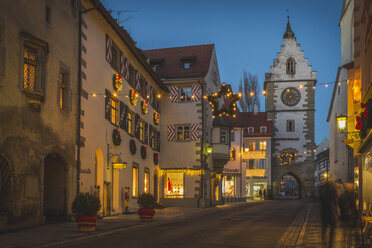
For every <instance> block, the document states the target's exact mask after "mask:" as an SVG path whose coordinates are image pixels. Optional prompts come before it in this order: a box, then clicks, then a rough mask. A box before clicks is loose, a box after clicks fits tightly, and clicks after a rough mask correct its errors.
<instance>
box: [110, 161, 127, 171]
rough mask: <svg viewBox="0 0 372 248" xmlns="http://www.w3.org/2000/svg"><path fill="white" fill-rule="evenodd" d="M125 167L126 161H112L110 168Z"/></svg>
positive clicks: (120, 168)
mask: <svg viewBox="0 0 372 248" xmlns="http://www.w3.org/2000/svg"><path fill="white" fill-rule="evenodd" d="M126 167H127V163H126V162H113V163H112V168H114V169H119V170H122V169H125V168H126Z"/></svg>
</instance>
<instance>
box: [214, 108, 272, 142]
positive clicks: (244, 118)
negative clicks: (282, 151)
mask: <svg viewBox="0 0 372 248" xmlns="http://www.w3.org/2000/svg"><path fill="white" fill-rule="evenodd" d="M213 124H214V125H215V126H228V127H241V128H243V130H244V132H243V136H244V137H255V136H272V126H273V124H272V121H271V120H268V119H267V113H266V112H258V113H256V114H254V113H251V112H238V113H236V117H235V118H233V117H226V116H224V117H223V118H217V119H215V120H214V121H213ZM263 126H266V127H267V132H266V133H260V127H263ZM248 127H253V128H254V133H248Z"/></svg>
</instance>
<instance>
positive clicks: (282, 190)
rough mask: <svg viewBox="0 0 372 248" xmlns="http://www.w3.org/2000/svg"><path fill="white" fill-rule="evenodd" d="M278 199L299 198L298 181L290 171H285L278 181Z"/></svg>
mask: <svg viewBox="0 0 372 248" xmlns="http://www.w3.org/2000/svg"><path fill="white" fill-rule="evenodd" d="M278 198H279V199H300V198H301V185H300V181H299V180H298V179H297V177H296V176H294V175H293V174H292V173H287V174H285V175H283V176H282V177H281V178H280V181H279V196H278Z"/></svg>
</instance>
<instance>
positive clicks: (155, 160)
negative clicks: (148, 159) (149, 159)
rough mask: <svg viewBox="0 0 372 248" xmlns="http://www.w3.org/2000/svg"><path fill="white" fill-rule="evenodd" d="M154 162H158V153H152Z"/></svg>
mask: <svg viewBox="0 0 372 248" xmlns="http://www.w3.org/2000/svg"><path fill="white" fill-rule="evenodd" d="M154 164H155V165H157V164H159V153H154Z"/></svg>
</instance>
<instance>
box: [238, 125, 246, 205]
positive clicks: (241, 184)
mask: <svg viewBox="0 0 372 248" xmlns="http://www.w3.org/2000/svg"><path fill="white" fill-rule="evenodd" d="M242 130H243V128H240V145H239V150H240V151H241V150H242V143H243V132H242ZM243 152H244V151H243ZM244 186H245V185H244ZM244 186H243V153H242V152H240V197H241V198H242V199H243V198H244V197H245V196H243V187H244Z"/></svg>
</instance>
